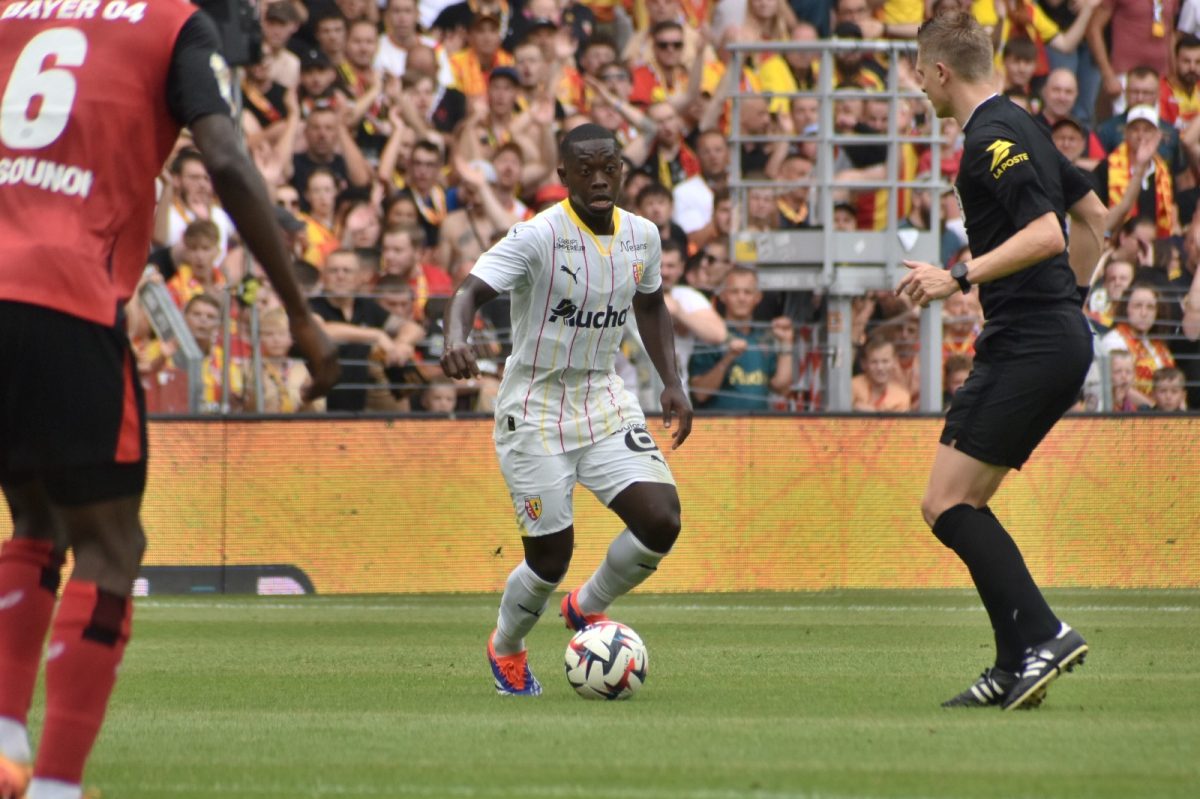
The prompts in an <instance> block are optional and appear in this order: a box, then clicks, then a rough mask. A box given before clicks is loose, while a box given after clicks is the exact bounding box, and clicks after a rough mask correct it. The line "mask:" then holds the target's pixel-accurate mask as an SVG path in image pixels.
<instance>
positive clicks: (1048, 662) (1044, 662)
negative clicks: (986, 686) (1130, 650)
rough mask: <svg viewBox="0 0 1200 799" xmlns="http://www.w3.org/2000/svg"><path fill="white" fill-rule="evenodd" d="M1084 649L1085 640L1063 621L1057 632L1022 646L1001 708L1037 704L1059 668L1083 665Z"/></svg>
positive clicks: (1086, 646) (1085, 652)
mask: <svg viewBox="0 0 1200 799" xmlns="http://www.w3.org/2000/svg"><path fill="white" fill-rule="evenodd" d="M1087 652H1088V645H1087V641H1085V640H1083V636H1082V635H1080V634H1079V633H1078V632H1076V631H1075V630H1073V629H1071V627H1070V625H1068V624H1065V623H1064V624H1063V626H1062V629H1060V630H1059V631H1058V635H1056V636H1054V637H1053V638H1051V639H1050V640H1048V641H1043V642H1042V643H1040V644H1037V645H1036V646H1031V647H1029V648H1028V649H1026V650H1025V659H1024V660H1022V661H1021V670H1020V671H1019V672H1018V673H1017V684H1016V685H1014V686H1013V687H1012V689H1011V690H1009V692H1008V695H1007V696H1005V698H1004V703H1003V704H1002V705H1001V706H1000V707H1001V710H1018V709H1022V708H1029V707H1036V706H1037V705H1039V704H1041V701H1042V698H1043V697H1044V696H1045V694H1046V686H1048V685H1049V684H1050V683H1051V682H1053V681H1054V680H1055V679H1056V678H1057V677H1058V676H1059V675H1060V674H1062V673H1063V672H1065V671H1074V669H1075V667H1076V666H1081V665H1083V658H1084V656H1085V655H1087Z"/></svg>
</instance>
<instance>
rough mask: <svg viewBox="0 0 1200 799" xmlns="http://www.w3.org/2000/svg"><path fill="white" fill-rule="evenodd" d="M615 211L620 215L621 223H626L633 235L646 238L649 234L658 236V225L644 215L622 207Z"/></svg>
mask: <svg viewBox="0 0 1200 799" xmlns="http://www.w3.org/2000/svg"><path fill="white" fill-rule="evenodd" d="M617 213H618V214H620V215H621V224H622V225H628V226H629V229H630V231H631V232H632V233H633V235H634V237H635V238H637V239H639V240H641V239H648V238H649V237H650V236H651V235H653V236H655V237H657V236H659V235H660V234H659V232H658V225H656V224H654V223H653V222H651V221H650V220H649V219H647V218H646V217H644V216H638V215H637V214H635V213H634V212H633V211H627V210H625V209H624V208H619V207H618V208H617Z"/></svg>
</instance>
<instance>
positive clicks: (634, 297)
mask: <svg viewBox="0 0 1200 799" xmlns="http://www.w3.org/2000/svg"><path fill="white" fill-rule="evenodd" d="M622 171H623V162H622V160H621V146H620V144H619V143H618V142H617V140H616V138H615V137H614V136H613V134H612V133H611V132H610V131H608V130H606V129H604V128H602V127H600V126H599V125H592V124H587V125H581V126H579V127H577V128H575V129H573V130H572V131H571V132H569V133H568V134H567V135H566V136H565V137H564V138H563V141H562V144H561V145H560V147H559V165H558V174H559V177H561V178H562V181H563V183H564V184H565V185H566V187H567V193H568V197H567V199H566V200H564V201H562V202H561V203H559V204H557V205H554V206H552V207H550V208H548V209H546V210H545V211H543V212H542V213H540V214H538V215H537V216H536V217H535V218H534V219H532V220H530V221H528V222H523V223H520V224H518V225H516V226H514V227H513V228H512V230H510V231H509V233H508V235H507V236H505V237H504V239H502V240H501V241H499V242H497V243H496V245H495V246H493V247H492V248H491V249H490V250H488V251H487V252H486V253H484V254H483V255H482V256H480V258H479V260H478V261H476V263H475V267H474V268H473V269H472V270H471V274H470V275H468V276H467V278H466V280H464V281H463V283H462V285H461V286H460V287H459V288H458V290H457V291H456V292H455V293H454V297H453V299H452V300H451V303H450V305H449V307H448V308H447V309H446V318H445V330H446V349H445V354H444V355H443V356H442V368H443V370H444V371H445V372H446V374H447V375H449V376H450V377H453V378H468V377H473V376H476V375H478V374H479V367H478V365H477V364H476V361H475V355H474V352H473V350H472V347H471V345H470V343H469V342H468V335H469V334H470V332H471V329H472V325H473V321H474V319H475V312H476V311H477V310H478V309H479V307H480V306H481V305H483V304H484V303H486V302H488V301H489V300H491V299H492V298H494V297H496V296H498V295H499V294H500V293H502V292H509V294H510V295H511V303H512V322H513V354H512V355H511V356H509V358H508V361H507V363H506V365H505V370H504V379H503V381H502V382H501V384H500V394H499V396H498V398H497V401H496V427H495V433H494V438H495V442H496V453H497V455H498V457H499V460H500V469H501V471H502V472H503V473H504V479H505V481H506V482H507V483H508V488H509V492H510V493H511V495H512V499H513V506H514V509H515V511H516V516H517V523H518V525H519V526H520V527H521V531H522V543H523V545H524V549H525V558H524V560H522V562H521V563H520V564H519V565H518V566H517V567H516V568H515V569H513V571H512V573H511V574H510V575H509V577H508V582H507V583H506V585H505V589H504V595H503V597H502V598H501V600H500V613H499V618H498V620H497V623H496V629H495V631H494V632H493V633H492V635H491V637H490V638H489V639H488V648H487V652H488V661H489V662H490V664H491V666H492V674H493V676H494V678H495V683H496V691H497V693H499V694H501V695H517V696H537V695H538V694H540V693H541V692H542V687H541V685H540V684H539V683H538V681H537V679H536V678H534V676H533V674H532V672H531V671H530V670H529V664H528V658H527V656H526V655H527V652H526V648H525V635H526V634H527V633H528V632H529V631H530V630H532V629H533V626H534V625H535V624H536V623H537V621H538V618H539V617H540V616H541V614H542V611H543V610H544V609H545V607H546V604H547V602H548V601H549V599H550V595H551V594H552V593H553V592H554V590H555V589H556V588H557V587H558V584H559V583H560V582H561V581H562V578H563V575H565V574H566V572H567V567H568V566H569V565H570V562H571V553H572V550H573V549H574V543H575V529H574V526H573V521H574V514H573V502H572V494H573V492H574V489H575V483H576V482H579V483H582V484H583V485H584V487H586V488H588V489H589V490H591V491H592V493H593V494H595V495H596V497H597V498H598V499H599V500H600V501H601V502H603V503H604V504H605V505H606V506H608V507H609V508H611V509H612V510H613V511H614V512H615V513H616V514H617V515H618V516H620V517H621V520H622V521H623V522H624V523H625V525H626V528H625V530H624V531H622V532H621V534H620V535H618V536H617V537H616V538H615V539H614V540H613V542H612V544H611V545H610V546H609V549H608V553H607V555H606V556H605V559H604V561H603V562H602V563H601V564H600V566H599V568H597V569H596V572H595V573H594V574H593V575H592V576H591V577H590V578H589V579H588V581H587V582H586V583H585V584H584V585H583V586H582V587H580V588H577V589H576V590H574V591H571V592H570V593H568V594H567V595H566V596H565V597H564V598H563V601H562V615H563V619H564V621H565V622H566V625H567V627H568V628H570V629H573V630H580V629H583V628H584V627H586V626H588V625H589V624H594V623H595V622H597V621H601V620H603V619H604V618H605V616H604V611H605V610H606V609H607V608H608V606H609V605H611V604H612V602H613V600H615V599H616V598H617V597H619V596H621V595H622V594H625V593H627V592H628V591H630V590H632V589H633V588H634V587H636V586H637V585H639V584H641V583H642V582H643V581H644V580H646V578H647V577H649V576H650V575H651V574H653V573H654V571H655V570H656V569H657V568H658V563H659V561H661V560H662V559H663V557H665V556H666V554H667V553H668V552H670V550H671V547H672V546H673V545H674V543H675V539H676V538H677V537H678V535H679V495H678V493H677V492H676V490H675V480H674V478H673V477H672V476H671V470H670V468H669V467H668V466H667V462H666V459H665V458H664V457H663V455H662V453H661V452H660V451H659V449H658V447H657V446H656V445H655V443H654V439H653V438H652V437H651V436H650V434H649V433H648V432H647V431H646V420H645V417H644V416H643V414H642V409H641V408H640V407H639V406H638V403H637V400H636V399H635V398H634V397H633V395H632V394H630V393H629V392H628V391H626V390H625V388H624V385H623V384H622V382H621V379H620V378H619V377H617V375H616V373H615V372H614V371H613V362H614V359H615V356H616V353H617V348H618V346H619V345H620V342H621V335H622V328H623V327H624V325H625V323H626V321H627V320H628V319H629V313H630V311H631V310H632V312H633V316H634V318H635V319H636V320H637V324H638V330H639V332H640V333H641V337H642V341H643V343H644V344H645V346H646V351H647V352H648V353H649V355H650V359H651V361H653V363H654V366H655V368H656V369H657V370H658V373H659V375H660V376H661V377H662V381H663V384H664V385H665V386H666V388H665V389H663V393H662V409H663V421H664V423H665V424H666V425H667V426H668V427H670V425H671V420H672V417H674V416H677V417H678V419H679V425H678V427H677V428H676V430H675V432H674V436H673V441H672V449H675V448H677V447H678V446H679V445H680V444H682V443H683V441H684V439H686V438H687V436H688V433H689V432H691V427H692V408H691V405H690V403H689V402H688V398H687V392H686V391H685V390H684V388H683V385H682V384H681V383H680V379H679V374H678V371H677V368H676V363H675V355H674V341H673V332H672V323H671V316H670V313H669V312H668V311H667V306H666V304H665V303H664V302H663V294H662V280H661V277H660V275H659V259H660V255H661V240H660V238H659V233H658V229H657V228H656V227H655V226H654V224H653V223H652V222H650V221H649V220H646V219H643V218H642V217H640V216H636V215H635V214H631V213H629V212H628V211H624V210H622V209H620V208H617V207H616V204H615V198H616V197H617V193H618V189H619V187H620V185H621V177H622Z"/></svg>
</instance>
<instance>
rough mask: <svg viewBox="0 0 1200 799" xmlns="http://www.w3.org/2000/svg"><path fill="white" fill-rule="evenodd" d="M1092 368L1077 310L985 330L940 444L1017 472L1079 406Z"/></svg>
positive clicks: (1044, 314) (1087, 332)
mask: <svg viewBox="0 0 1200 799" xmlns="http://www.w3.org/2000/svg"><path fill="white" fill-rule="evenodd" d="M989 324H990V323H989ZM1091 364H1092V334H1091V330H1090V328H1089V327H1088V324H1087V320H1086V318H1085V317H1084V316H1083V314H1082V313H1081V312H1080V310H1079V309H1078V308H1072V307H1055V308H1052V309H1047V310H1045V311H1039V312H1038V313H1037V315H1036V316H1030V317H1027V318H1025V319H1023V320H1021V322H1020V323H1011V324H1006V325H1004V326H1003V327H1001V328H998V329H994V330H992V331H988V330H987V329H986V328H985V330H984V333H983V334H982V335H981V336H980V338H979V340H978V342H977V343H976V349H975V366H974V368H973V369H972V371H971V374H970V375H969V376H968V377H967V380H966V382H965V383H964V384H963V386H962V388H960V389H959V390H958V391H957V392H956V393H955V395H954V399H953V400H952V402H951V403H950V410H949V412H947V414H946V425H945V427H944V428H943V430H942V436H941V439H940V440H941V443H943V444H946V445H947V446H951V447H954V448H955V449H957V450H959V451H960V452H963V453H964V454H966V455H970V456H971V457H972V458H975V459H976V460H980V461H983V462H984V463H990V464H993V465H995V466H1007V467H1010V468H1013V469H1020V468H1021V467H1022V466H1023V465H1024V464H1025V462H1026V461H1027V460H1029V456H1030V455H1032V454H1033V451H1034V449H1036V448H1037V446H1038V444H1040V443H1041V441H1042V439H1044V438H1045V437H1046V434H1047V433H1049V432H1050V428H1052V427H1053V426H1054V425H1055V423H1057V422H1058V420H1059V419H1061V418H1062V417H1063V415H1064V414H1065V413H1066V412H1067V411H1068V410H1070V409H1071V407H1072V406H1073V405H1075V403H1076V402H1077V401H1078V399H1079V392H1080V390H1081V389H1082V388H1083V381H1084V378H1085V377H1086V376H1087V372H1088V368H1089V367H1090V366H1091Z"/></svg>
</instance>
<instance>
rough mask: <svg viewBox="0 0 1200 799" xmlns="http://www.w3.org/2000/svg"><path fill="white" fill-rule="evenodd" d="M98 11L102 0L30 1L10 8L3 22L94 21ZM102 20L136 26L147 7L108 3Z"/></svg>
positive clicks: (115, 0)
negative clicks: (28, 20)
mask: <svg viewBox="0 0 1200 799" xmlns="http://www.w3.org/2000/svg"><path fill="white" fill-rule="evenodd" d="M97 11H100V0H30V1H29V2H18V3H13V4H12V5H10V6H8V7H7V8H5V9H4V13H3V16H0V19H95V18H96V12H97ZM100 16H101V18H103V19H106V20H108V21H110V22H115V21H119V20H122V19H124V20H126V21H128V22H131V23H135V24H136V23H138V22H141V21H142V20H143V19H144V18H145V16H146V3H129V2H126V0H109V2H107V3H105V4H104V9H103V11H100Z"/></svg>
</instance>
